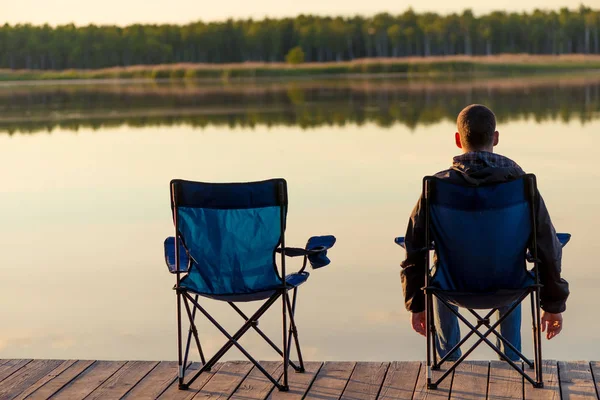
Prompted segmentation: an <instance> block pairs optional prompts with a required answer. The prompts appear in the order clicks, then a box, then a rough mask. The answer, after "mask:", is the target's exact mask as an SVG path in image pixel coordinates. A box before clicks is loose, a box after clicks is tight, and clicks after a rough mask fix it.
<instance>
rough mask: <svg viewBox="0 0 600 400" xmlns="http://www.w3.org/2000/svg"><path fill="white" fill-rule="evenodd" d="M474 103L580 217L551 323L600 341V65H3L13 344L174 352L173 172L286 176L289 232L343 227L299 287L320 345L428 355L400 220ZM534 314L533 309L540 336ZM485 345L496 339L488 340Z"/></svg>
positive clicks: (5, 330)
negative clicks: (47, 73)
mask: <svg viewBox="0 0 600 400" xmlns="http://www.w3.org/2000/svg"><path fill="white" fill-rule="evenodd" d="M470 103H483V104H486V105H488V106H490V107H491V108H492V109H493V110H494V111H495V112H496V114H497V117H498V130H499V131H500V134H501V136H500V144H499V145H498V147H497V148H496V151H497V152H498V153H500V154H503V155H506V156H509V157H511V158H513V159H514V160H515V161H517V162H518V163H519V164H520V165H521V166H522V167H523V168H524V169H525V170H526V171H528V172H533V173H535V174H536V175H537V176H538V181H539V188H540V191H541V193H542V195H543V196H544V198H545V201H546V204H547V206H548V208H549V210H550V213H551V216H552V219H553V221H554V224H555V226H556V228H557V230H558V231H560V232H570V233H572V235H573V240H572V241H571V243H569V245H568V246H567V247H566V248H565V251H564V258H563V276H564V277H565V278H566V279H567V280H568V281H569V282H570V285H571V292H572V294H571V297H570V299H569V301H568V304H567V312H566V313H565V314H564V317H565V325H564V326H565V327H564V330H563V332H562V334H561V335H560V336H559V337H557V338H556V339H553V340H552V341H550V342H548V341H546V340H544V357H545V358H550V359H561V360H571V359H599V358H600V347H599V346H598V345H597V342H598V339H599V338H600V319H598V318H596V317H594V316H595V315H596V314H597V311H595V308H596V306H597V304H598V298H597V290H598V287H600V274H599V271H598V265H596V264H597V261H596V259H595V256H596V254H595V247H594V246H595V244H594V243H596V240H598V238H599V235H600V234H599V233H598V229H597V225H598V221H599V218H600V210H599V209H598V207H597V204H598V200H597V199H598V195H599V194H600V179H599V178H600V158H599V157H598V154H597V153H596V152H597V149H598V148H600V135H599V134H598V132H600V76H597V75H585V76H580V77H560V78H551V79H541V78H540V79H538V78H519V79H514V80H499V79H490V80H476V81H470V82H410V83H407V82H402V81H398V80H393V79H380V80H364V79H356V80H340V81H322V82H319V81H298V82H293V83H285V82H277V81H271V82H264V83H261V84H257V83H237V84H236V83H230V84H211V85H208V84H206V85H189V84H188V85H185V84H181V85H173V84H170V85H167V84H152V85H150V84H142V83H130V84H127V85H119V84H116V83H107V84H103V85H100V84H89V83H85V82H84V83H80V84H77V85H73V84H65V83H62V84H36V85H20V86H12V85H6V84H5V85H4V86H1V87H0V170H2V171H3V172H2V189H1V196H0V207H1V210H2V211H0V241H1V243H2V244H3V245H2V249H3V254H4V255H3V257H2V258H3V260H4V262H3V265H2V267H0V268H1V271H2V274H1V276H2V279H0V316H1V320H2V323H1V324H0V358H59V359H65V358H79V359H144V360H158V359H161V360H173V359H176V356H177V352H176V342H175V339H176V324H175V322H176V319H175V293H174V291H173V290H171V289H172V286H173V284H174V280H175V279H174V276H172V275H170V274H169V273H168V272H167V268H166V266H165V264H164V258H163V249H162V243H163V240H164V239H165V237H167V236H171V235H173V226H172V222H171V214H170V213H171V212H170V206H169V204H170V203H169V180H170V179H172V178H184V179H190V180H199V181H213V182H229V181H250V180H261V179H267V178H271V177H284V178H285V179H286V180H287V181H288V188H289V189H288V190H289V196H290V208H289V215H288V229H287V243H288V245H291V246H303V245H304V243H305V242H306V240H307V238H308V237H310V236H312V235H319V234H333V235H335V236H336V237H337V239H338V242H337V244H336V246H335V247H334V248H333V249H332V250H331V252H330V257H331V259H332V263H331V265H329V266H328V267H326V268H324V269H321V270H316V271H313V272H311V277H310V279H309V281H308V282H307V283H306V284H305V285H304V286H302V288H301V289H300V292H299V300H298V301H299V303H298V310H297V323H298V328H299V333H300V340H301V343H302V345H303V351H304V353H305V358H307V359H313V360H417V359H424V358H425V341H424V339H423V338H422V337H420V336H418V335H417V334H416V333H414V332H413V331H412V330H411V329H410V326H409V322H408V318H409V315H408V313H407V312H406V311H405V309H404V304H403V296H402V291H401V286H400V278H399V271H400V267H399V264H400V262H401V260H402V259H403V257H404V253H403V251H402V249H400V248H399V247H398V246H396V245H395V244H394V243H393V238H394V237H395V236H402V235H403V234H404V232H405V229H406V224H407V221H408V217H409V214H410V212H411V210H412V208H413V206H414V204H415V202H416V200H417V198H418V195H419V191H420V186H421V178H422V177H423V176H424V175H428V174H433V173H435V172H437V171H439V170H442V169H445V168H447V167H448V166H449V165H450V163H451V161H452V157H453V156H454V155H457V153H458V149H457V148H456V147H455V146H454V143H453V142H454V138H453V134H454V132H455V123H454V121H455V118H456V115H457V113H458V112H459V111H460V110H461V109H462V108H463V107H464V106H465V105H467V104H470ZM295 261H296V262H295ZM297 261H298V260H292V261H291V262H290V263H289V264H288V269H293V268H294V267H296V268H299V267H300V265H299V263H298V262H297ZM207 305H208V309H209V310H211V311H214V312H215V315H216V316H217V317H218V318H219V319H220V320H221V321H222V322H223V324H224V325H225V326H226V327H227V328H230V329H234V328H236V327H237V326H239V325H240V324H241V320H240V319H239V317H238V316H237V315H236V314H235V313H234V312H233V310H231V309H230V308H229V307H228V306H227V305H223V304H218V303H216V302H213V301H210V300H209V301H208V302H207ZM250 306H252V304H250ZM244 309H250V308H248V307H245V308H244ZM524 309H525V310H526V308H524ZM279 318H280V308H278V307H274V309H273V310H271V312H270V313H268V314H267V316H266V317H265V319H264V321H262V320H261V327H262V328H263V329H264V330H265V331H266V332H268V333H271V334H273V335H274V337H275V338H279V335H280V330H281V329H280V324H279V322H278V321H279ZM529 321H530V319H529V313H528V312H525V313H524V325H523V329H522V332H523V337H524V349H526V354H531V353H532V352H531V350H530V349H531V347H530V344H531V334H530V332H531V331H530V328H529V326H530V325H527V324H528V323H529ZM199 329H200V333H201V338H202V339H203V344H204V346H205V350H206V351H207V352H208V353H211V352H212V351H214V350H215V349H217V348H219V347H220V345H221V344H222V343H223V342H224V338H223V337H222V336H221V335H220V333H219V332H218V331H216V330H215V329H214V328H212V326H209V323H208V322H207V321H205V320H203V319H200V318H199ZM242 343H244V344H247V345H248V346H249V348H250V349H254V352H253V353H254V354H255V355H256V356H257V358H259V359H276V357H275V356H276V354H275V353H273V352H272V350H271V349H270V348H268V347H266V346H265V345H263V344H262V343H261V340H260V338H258V336H256V335H255V334H254V333H252V332H251V333H249V334H248V335H247V336H246V337H245V340H243V341H242ZM476 356H477V357H478V358H484V359H490V358H495V356H494V354H493V353H492V352H491V351H488V350H486V349H483V348H481V349H480V350H478V352H477V353H476ZM228 358H229V359H238V358H242V356H241V354H239V353H236V352H235V351H232V352H230V353H229V354H228Z"/></svg>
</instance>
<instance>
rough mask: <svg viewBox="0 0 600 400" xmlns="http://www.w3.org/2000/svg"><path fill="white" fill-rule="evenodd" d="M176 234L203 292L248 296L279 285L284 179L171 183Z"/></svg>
mask: <svg viewBox="0 0 600 400" xmlns="http://www.w3.org/2000/svg"><path fill="white" fill-rule="evenodd" d="M171 205H172V208H173V214H174V219H175V226H176V230H177V232H176V234H177V235H178V237H179V238H180V240H183V242H184V245H185V247H186V248H187V250H188V253H189V256H190V258H191V266H190V269H189V275H188V277H187V278H186V279H192V280H193V281H194V286H195V287H196V288H198V289H199V290H200V292H201V293H204V294H213V295H223V294H244V293H252V292H259V291H263V290H269V289H272V288H273V287H277V286H280V285H281V284H282V280H281V278H280V276H279V274H278V272H277V265H276V263H275V249H276V248H277V247H278V246H279V245H280V243H281V242H282V240H283V235H284V230H285V218H286V211H287V186H286V182H285V180H284V179H272V180H268V181H262V182H250V183H202V182H191V181H184V180H173V181H171Z"/></svg>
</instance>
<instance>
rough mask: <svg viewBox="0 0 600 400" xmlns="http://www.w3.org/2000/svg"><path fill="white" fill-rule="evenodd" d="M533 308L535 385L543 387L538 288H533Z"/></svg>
mask: <svg viewBox="0 0 600 400" xmlns="http://www.w3.org/2000/svg"><path fill="white" fill-rule="evenodd" d="M535 310H536V314H537V320H536V323H537V360H536V362H535V365H536V367H537V373H536V387H538V388H542V387H544V377H543V369H542V316H541V315H540V314H541V312H540V310H541V308H540V288H539V287H538V288H537V289H536V290H535Z"/></svg>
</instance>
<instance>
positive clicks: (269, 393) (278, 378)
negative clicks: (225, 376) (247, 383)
mask: <svg viewBox="0 0 600 400" xmlns="http://www.w3.org/2000/svg"><path fill="white" fill-rule="evenodd" d="M282 365H283V363H282ZM254 368H256V367H254ZM254 368H253V369H254ZM297 373H298V372H297ZM282 376H283V368H282V369H281V374H279V376H278V377H277V382H279V380H280V379H281V377H282ZM271 383H272V382H271ZM276 388H277V386H275V385H273V387H272V388H271V390H269V391H268V392H267V394H266V395H265V399H268V398H269V396H270V395H271V393H273V390H275V389H276ZM234 394H235V393H234Z"/></svg>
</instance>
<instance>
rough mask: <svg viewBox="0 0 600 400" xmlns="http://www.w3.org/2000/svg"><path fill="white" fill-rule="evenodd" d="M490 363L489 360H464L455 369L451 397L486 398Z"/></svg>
mask: <svg viewBox="0 0 600 400" xmlns="http://www.w3.org/2000/svg"><path fill="white" fill-rule="evenodd" d="M489 370H490V363H489V362H487V361H464V362H462V363H461V364H460V365H459V366H458V367H457V368H456V370H455V371H454V380H453V381H452V393H451V395H450V398H451V399H456V400H458V399H460V400H479V399H485V398H486V396H487V389H488V375H489Z"/></svg>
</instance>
